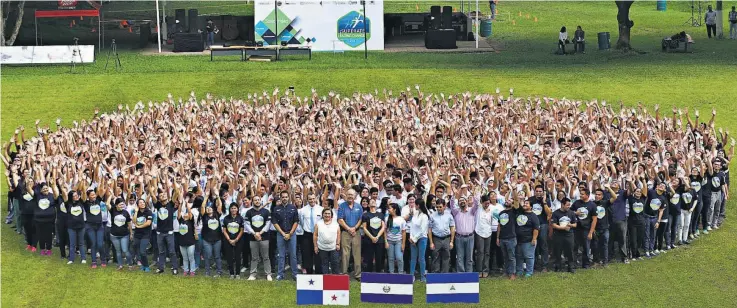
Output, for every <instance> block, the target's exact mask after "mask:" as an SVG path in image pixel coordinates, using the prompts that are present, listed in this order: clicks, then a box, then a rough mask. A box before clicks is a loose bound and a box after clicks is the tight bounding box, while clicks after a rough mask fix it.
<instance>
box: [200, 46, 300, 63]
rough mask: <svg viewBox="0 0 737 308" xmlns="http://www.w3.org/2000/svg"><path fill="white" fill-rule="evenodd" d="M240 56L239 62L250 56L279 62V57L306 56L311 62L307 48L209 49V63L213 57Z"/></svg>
mask: <svg viewBox="0 0 737 308" xmlns="http://www.w3.org/2000/svg"><path fill="white" fill-rule="evenodd" d="M233 55H240V56H241V61H246V60H248V57H250V56H267V57H274V59H275V60H279V58H280V56H281V55H306V56H308V57H309V59H310V60H312V48H311V47H309V46H287V47H281V46H227V47H225V46H218V47H216V46H212V47H210V61H213V60H214V57H215V56H233Z"/></svg>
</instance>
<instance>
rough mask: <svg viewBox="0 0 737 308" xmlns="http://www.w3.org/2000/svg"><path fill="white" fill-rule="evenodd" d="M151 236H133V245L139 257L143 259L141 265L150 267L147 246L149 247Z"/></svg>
mask: <svg viewBox="0 0 737 308" xmlns="http://www.w3.org/2000/svg"><path fill="white" fill-rule="evenodd" d="M148 242H149V238H148V237H144V238H133V247H134V249H135V251H137V252H138V258H139V260H140V261H141V266H143V267H144V268H147V267H148V255H147V254H146V248H148Z"/></svg>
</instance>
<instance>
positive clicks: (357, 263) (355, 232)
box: [338, 189, 363, 280]
mask: <svg viewBox="0 0 737 308" xmlns="http://www.w3.org/2000/svg"><path fill="white" fill-rule="evenodd" d="M354 200H356V191H355V190H353V189H350V190H348V192H347V193H346V202H344V203H343V204H341V205H340V207H339V208H338V224H339V225H340V228H341V234H340V241H341V243H340V246H341V247H342V248H341V253H342V255H341V257H342V262H343V263H342V268H341V270H342V273H343V274H347V273H348V265H349V263H350V261H351V256H353V267H354V268H353V276H354V277H355V278H356V280H360V279H361V233H360V232H359V227H360V226H361V218H362V217H363V208H361V205H360V204H359V203H357V202H355V201H354Z"/></svg>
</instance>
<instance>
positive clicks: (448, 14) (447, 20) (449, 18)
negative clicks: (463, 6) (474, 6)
mask: <svg viewBox="0 0 737 308" xmlns="http://www.w3.org/2000/svg"><path fill="white" fill-rule="evenodd" d="M442 20H443V23H442V29H452V28H453V7H452V6H444V7H443V18H442Z"/></svg>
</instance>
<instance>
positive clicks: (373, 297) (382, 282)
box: [361, 273, 413, 304]
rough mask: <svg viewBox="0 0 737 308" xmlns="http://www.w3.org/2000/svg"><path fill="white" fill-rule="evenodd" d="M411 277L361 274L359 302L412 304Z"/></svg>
mask: <svg viewBox="0 0 737 308" xmlns="http://www.w3.org/2000/svg"><path fill="white" fill-rule="evenodd" d="M412 286H413V281H412V275H405V274H379V273H361V302H365V303H384V304H412Z"/></svg>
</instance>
